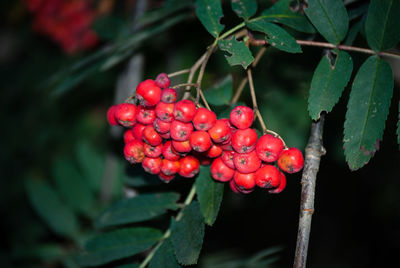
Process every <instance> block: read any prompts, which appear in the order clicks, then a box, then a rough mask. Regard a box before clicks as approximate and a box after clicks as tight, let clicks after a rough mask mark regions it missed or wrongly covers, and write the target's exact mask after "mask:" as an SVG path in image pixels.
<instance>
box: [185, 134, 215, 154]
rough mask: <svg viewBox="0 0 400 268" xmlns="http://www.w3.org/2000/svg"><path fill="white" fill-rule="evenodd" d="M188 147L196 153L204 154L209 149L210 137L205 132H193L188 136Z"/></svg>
mask: <svg viewBox="0 0 400 268" xmlns="http://www.w3.org/2000/svg"><path fill="white" fill-rule="evenodd" d="M189 142H190V146H192V149H193V150H195V151H196V152H200V153H202V152H205V151H207V150H208V149H210V147H211V139H210V135H208V133H207V132H206V131H201V130H198V131H194V132H193V133H192V135H190V139H189Z"/></svg>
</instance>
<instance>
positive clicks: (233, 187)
mask: <svg viewBox="0 0 400 268" xmlns="http://www.w3.org/2000/svg"><path fill="white" fill-rule="evenodd" d="M229 186H230V187H231V190H232V191H233V192H234V193H237V194H239V193H242V194H249V193H251V192H252V191H254V189H251V190H246V189H244V188H240V187H239V186H237V185H236V182H235V180H230V181H229Z"/></svg>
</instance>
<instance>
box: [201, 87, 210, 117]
mask: <svg viewBox="0 0 400 268" xmlns="http://www.w3.org/2000/svg"><path fill="white" fill-rule="evenodd" d="M199 93H200V97H201V99H202V101H203V102H204V105H205V106H206V108H207V109H208V110H210V111H211V108H210V105H208V102H207V99H206V97H205V96H204V93H203V90H201V89H200V88H199Z"/></svg>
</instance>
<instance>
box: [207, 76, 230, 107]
mask: <svg viewBox="0 0 400 268" xmlns="http://www.w3.org/2000/svg"><path fill="white" fill-rule="evenodd" d="M204 96H205V97H206V99H207V101H208V102H209V103H210V104H212V105H216V106H218V105H228V104H229V102H230V101H231V98H232V76H231V75H227V76H226V77H225V78H224V79H223V80H221V81H219V82H218V83H216V84H215V85H214V86H213V87H212V88H209V89H207V90H205V91H204Z"/></svg>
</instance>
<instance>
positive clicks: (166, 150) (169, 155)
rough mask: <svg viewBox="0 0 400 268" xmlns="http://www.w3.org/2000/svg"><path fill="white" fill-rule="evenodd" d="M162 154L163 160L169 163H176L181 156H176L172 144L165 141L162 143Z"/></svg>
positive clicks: (176, 153)
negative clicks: (169, 161)
mask: <svg viewBox="0 0 400 268" xmlns="http://www.w3.org/2000/svg"><path fill="white" fill-rule="evenodd" d="M162 154H163V156H164V158H165V159H168V160H171V161H176V160H179V158H181V156H180V155H179V154H178V152H177V151H175V149H174V148H173V147H172V142H171V141H166V142H165V143H164V146H163V147H162Z"/></svg>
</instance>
